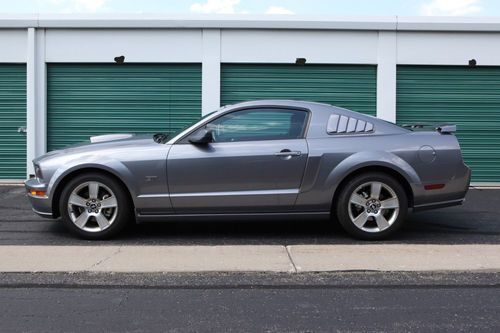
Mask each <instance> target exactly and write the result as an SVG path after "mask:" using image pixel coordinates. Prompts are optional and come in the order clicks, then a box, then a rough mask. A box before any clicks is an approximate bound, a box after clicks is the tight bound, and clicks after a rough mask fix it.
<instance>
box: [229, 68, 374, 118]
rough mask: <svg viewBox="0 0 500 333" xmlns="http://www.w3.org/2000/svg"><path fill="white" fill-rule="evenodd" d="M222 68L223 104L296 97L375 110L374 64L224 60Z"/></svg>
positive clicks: (363, 109)
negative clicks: (308, 63) (297, 63)
mask: <svg viewBox="0 0 500 333" xmlns="http://www.w3.org/2000/svg"><path fill="white" fill-rule="evenodd" d="M221 71H222V73H221V85H222V86H221V104H222V105H226V104H234V103H238V102H242V101H249V100H255V99H295V100H305V101H314V102H322V103H328V104H332V105H336V106H341V107H345V108H348V109H351V110H354V111H358V112H363V113H366V114H370V115H375V114H376V94H377V93H376V86H377V78H376V75H377V68H376V66H362V65H356V66H351V65H349V66H347V65H303V66H300V65H281V64H280V65H268V64H265V65H256V64H223V65H222V69H221Z"/></svg>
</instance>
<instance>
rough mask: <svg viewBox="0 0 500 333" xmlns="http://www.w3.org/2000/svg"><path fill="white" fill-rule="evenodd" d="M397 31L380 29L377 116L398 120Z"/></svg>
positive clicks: (388, 119)
mask: <svg viewBox="0 0 500 333" xmlns="http://www.w3.org/2000/svg"><path fill="white" fill-rule="evenodd" d="M396 56H397V40H396V32H394V31H380V32H379V43H378V66H377V117H378V118H381V119H384V120H387V121H391V122H394V123H395V122H396V70H397V66H396Z"/></svg>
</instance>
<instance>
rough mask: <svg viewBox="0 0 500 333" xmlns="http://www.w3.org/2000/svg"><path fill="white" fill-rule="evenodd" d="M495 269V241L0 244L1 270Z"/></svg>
mask: <svg viewBox="0 0 500 333" xmlns="http://www.w3.org/2000/svg"><path fill="white" fill-rule="evenodd" d="M358 270H365V271H407V272H414V271H415V272H423V271H500V245H393V244H384V245H372V244H369V245H293V246H281V245H258V246H252V245H243V246H239V245H238V246H232V245H231V246H17V245H15V246H10V245H7V246H0V272H4V273H7V272H10V273H12V272H120V273H127V272H128V273H161V272H165V273H167V272H171V273H179V272H285V273H296V272H298V273H300V272H333V271H358Z"/></svg>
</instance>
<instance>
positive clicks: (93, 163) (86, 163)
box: [47, 156, 137, 202]
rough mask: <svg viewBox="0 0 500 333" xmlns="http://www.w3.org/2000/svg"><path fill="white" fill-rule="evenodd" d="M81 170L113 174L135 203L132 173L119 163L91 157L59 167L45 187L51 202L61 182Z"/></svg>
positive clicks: (109, 159) (108, 159) (135, 190)
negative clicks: (123, 185) (94, 170)
mask: <svg viewBox="0 0 500 333" xmlns="http://www.w3.org/2000/svg"><path fill="white" fill-rule="evenodd" d="M83 169H98V170H103V171H106V172H109V173H111V174H113V175H114V176H116V177H117V178H118V179H120V180H121V181H122V182H123V183H124V184H125V186H126V187H127V189H128V190H129V192H130V194H131V196H132V199H133V200H134V202H135V198H136V197H137V195H136V194H137V184H136V181H135V179H134V177H133V175H132V172H131V171H130V170H129V169H128V168H127V166H126V165H125V164H123V163H122V162H121V161H119V160H117V159H113V158H106V157H102V156H99V157H94V156H91V157H87V158H84V159H81V158H80V159H78V161H76V160H75V161H71V162H68V163H66V164H63V165H62V166H60V167H59V168H58V169H57V170H56V171H55V172H54V174H53V175H52V177H51V179H50V181H49V184H48V187H47V190H48V193H49V198H50V200H51V202H52V200H53V198H54V193H55V192H56V189H57V188H58V186H59V185H60V184H61V181H62V180H63V179H65V178H66V176H68V175H69V174H71V173H73V172H76V171H78V170H83Z"/></svg>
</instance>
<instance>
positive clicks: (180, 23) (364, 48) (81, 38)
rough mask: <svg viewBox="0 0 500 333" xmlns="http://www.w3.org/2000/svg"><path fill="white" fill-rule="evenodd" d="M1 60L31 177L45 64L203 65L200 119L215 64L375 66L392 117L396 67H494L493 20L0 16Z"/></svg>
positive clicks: (42, 131)
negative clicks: (20, 116) (21, 95)
mask: <svg viewBox="0 0 500 333" xmlns="http://www.w3.org/2000/svg"><path fill="white" fill-rule="evenodd" d="M0 45H2V51H1V52H0V63H27V75H28V77H27V84H28V87H27V98H28V100H27V108H28V110H27V117H28V118H27V120H28V149H27V150H28V159H27V166H28V172H29V173H32V170H31V168H32V166H31V162H30V160H31V159H32V158H33V157H36V156H38V155H40V154H42V153H44V152H45V151H46V134H47V133H46V132H47V130H46V122H47V120H46V112H47V110H46V109H47V108H46V64H47V63H52V62H54V63H77V62H82V63H85V62H88V63H112V62H113V59H114V57H116V56H121V55H124V56H125V62H131V63H201V64H202V113H203V114H206V113H207V112H210V111H213V110H214V109H216V108H217V107H219V106H220V66H221V64H222V63H289V64H292V63H294V62H295V59H296V58H306V59H307V63H308V64H370V65H377V116H378V117H380V118H383V119H386V120H389V121H395V120H396V70H397V65H400V64H401V65H461V66H466V65H467V64H468V61H469V60H471V59H475V60H476V61H477V63H478V65H479V66H500V57H499V56H498V55H499V54H500V19H492V18H490V19H463V18H462V19H456V18H447V19H444V18H420V19H415V18H396V17H386V18H373V19H356V18H344V19H335V20H312V19H309V18H300V17H293V18H290V17H279V18H278V17H276V18H273V20H269V17H264V18H263V17H251V16H241V17H240V16H231V17H227V16H225V17H214V18H208V19H206V16H204V17H203V19H191V18H187V17H181V18H179V17H175V18H168V17H160V16H154V17H153V16H152V17H144V16H138V17H119V18H110V19H107V18H91V19H89V18H81V17H75V18H61V17H53V16H47V15H40V16H36V15H31V16H30V15H27V16H23V17H10V16H9V17H0Z"/></svg>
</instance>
